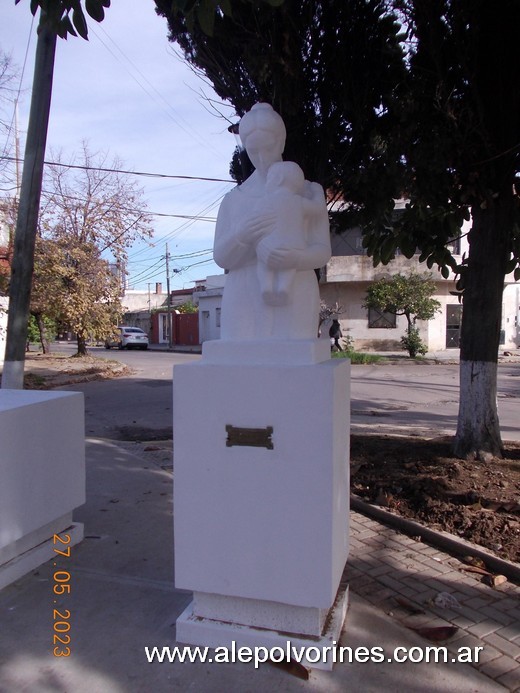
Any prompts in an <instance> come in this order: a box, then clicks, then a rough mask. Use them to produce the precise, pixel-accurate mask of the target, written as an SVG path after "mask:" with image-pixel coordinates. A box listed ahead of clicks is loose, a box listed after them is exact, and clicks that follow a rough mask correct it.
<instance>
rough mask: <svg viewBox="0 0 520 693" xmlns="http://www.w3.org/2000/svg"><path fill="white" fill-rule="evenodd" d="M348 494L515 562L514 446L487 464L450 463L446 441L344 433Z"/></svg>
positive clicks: (518, 533) (519, 556)
mask: <svg viewBox="0 0 520 693" xmlns="http://www.w3.org/2000/svg"><path fill="white" fill-rule="evenodd" d="M351 469H352V480H351V489H352V492H353V493H355V494H356V495H357V496H359V497H360V498H362V499H363V500H365V501H368V502H369V503H373V504H376V505H379V506H381V507H384V508H388V509H390V510H392V511H393V512H396V513H398V514H399V515H401V516H403V517H407V518H410V519H412V520H415V521H416V522H419V523H421V524H423V525H427V526H429V527H431V528H433V529H440V530H444V531H446V532H450V533H451V534H454V535H456V536H459V537H462V538H464V539H466V540H467V541H470V542H473V543H474V544H478V545H480V546H483V547H485V548H487V549H490V550H491V551H493V553H495V554H496V555H497V556H500V557H501V558H505V559H507V560H510V561H515V562H520V443H518V442H510V443H507V444H506V445H505V449H504V458H503V459H496V460H494V461H492V462H490V463H483V462H478V461H473V462H469V461H466V460H460V459H458V458H456V457H453V455H452V451H451V439H449V438H437V439H431V440H424V439H419V438H416V437H413V436H388V435H352V438H351Z"/></svg>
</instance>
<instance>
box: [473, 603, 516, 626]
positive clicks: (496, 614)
mask: <svg viewBox="0 0 520 693" xmlns="http://www.w3.org/2000/svg"><path fill="white" fill-rule="evenodd" d="M479 613H481V614H483V615H484V616H485V617H486V618H491V619H493V620H494V621H497V622H498V623H500V624H501V625H503V626H510V625H511V624H512V623H515V622H516V623H518V619H517V618H515V615H514V614H506V613H504V612H503V611H498V609H496V608H495V607H494V606H485V607H484V608H482V609H479Z"/></svg>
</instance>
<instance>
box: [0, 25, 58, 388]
mask: <svg viewBox="0 0 520 693" xmlns="http://www.w3.org/2000/svg"><path fill="white" fill-rule="evenodd" d="M55 53H56V31H55V30H54V29H53V28H51V27H50V26H49V24H47V23H44V22H43V21H42V19H41V18H40V26H39V32H38V43H37V46H36V59H35V63H34V78H33V90H32V98H31V111H30V115H29V126H28V130H27V142H26V145H25V157H24V166H23V174H22V186H21V189H20V202H19V206H18V218H17V222H16V231H15V235H14V248H13V260H12V266H11V281H10V287H9V313H8V319H7V341H6V347H5V362H4V370H3V375H2V388H3V389H6V388H10V389H14V390H21V389H23V371H24V365H25V346H26V342H27V322H28V320H29V308H30V302H31V283H32V274H33V268H34V246H35V242H36V233H37V230H38V214H39V210H40V197H41V190H42V179H43V162H44V158H45V145H46V142H47V130H48V125H49V112H50V107H51V94H52V79H53V72H54V56H55Z"/></svg>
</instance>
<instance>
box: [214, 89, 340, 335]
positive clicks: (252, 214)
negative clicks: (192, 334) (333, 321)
mask: <svg viewBox="0 0 520 693" xmlns="http://www.w3.org/2000/svg"><path fill="white" fill-rule="evenodd" d="M239 135H240V139H241V141H242V144H243V146H244V148H245V150H246V151H247V154H248V156H249V159H250V160H251V163H252V164H253V166H254V167H255V171H254V172H253V174H252V175H251V176H250V177H249V178H248V179H247V180H246V181H244V183H242V185H240V186H238V187H237V188H234V189H233V190H232V191H231V192H229V193H228V194H227V195H226V196H225V197H224V200H223V201H222V204H221V206H220V210H219V213H218V218H217V226H216V231H215V245H214V251H213V254H214V258H215V262H216V263H217V264H218V265H219V266H220V267H222V268H224V269H226V270H228V274H227V277H226V286H225V289H224V296H223V300H222V321H221V339H223V340H265V339H277V340H281V339H282V340H293V339H316V338H317V333H318V315H319V307H320V297H319V289H318V282H317V278H316V273H315V271H314V270H315V269H316V268H320V267H322V266H323V265H325V264H326V263H327V262H328V260H329V258H330V256H331V248H330V236H329V222H328V215H327V207H326V203H325V195H324V192H323V188H322V187H321V185H319V184H318V183H311V182H309V181H307V180H305V177H304V174H303V171H302V169H301V168H300V167H299V166H298V165H297V164H296V163H294V162H292V161H283V160H282V153H283V150H284V147H285V138H286V130H285V125H284V122H283V120H282V118H281V117H280V116H279V115H278V113H276V112H275V111H274V110H273V108H272V107H271V106H270V105H269V104H267V103H257V104H255V105H254V106H253V107H252V108H251V110H250V111H249V112H248V113H246V114H245V115H244V116H243V118H242V120H241V121H240V125H239Z"/></svg>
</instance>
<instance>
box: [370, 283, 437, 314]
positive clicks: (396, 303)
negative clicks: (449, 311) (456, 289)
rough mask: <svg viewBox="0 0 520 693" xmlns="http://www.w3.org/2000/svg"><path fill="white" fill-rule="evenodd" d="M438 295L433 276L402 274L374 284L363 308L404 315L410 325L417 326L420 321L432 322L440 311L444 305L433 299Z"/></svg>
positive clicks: (371, 285)
mask: <svg viewBox="0 0 520 693" xmlns="http://www.w3.org/2000/svg"><path fill="white" fill-rule="evenodd" d="M436 291H437V288H436V286H435V282H434V281H433V280H432V277H431V275H429V274H423V275H421V274H418V273H416V272H411V273H410V274H409V275H408V276H406V275H404V274H401V273H398V274H394V275H392V276H391V277H383V278H382V279H379V280H378V281H376V282H374V283H373V284H370V286H369V287H368V289H367V296H366V299H365V302H364V304H363V307H364V308H375V309H377V310H379V311H381V312H384V313H393V314H394V315H404V316H406V319H407V321H408V324H413V323H415V322H416V320H431V319H432V318H433V317H434V315H435V313H436V312H437V311H439V310H440V307H441V304H440V303H439V301H437V299H435V298H432V297H433V295H434V294H435V293H436Z"/></svg>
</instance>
